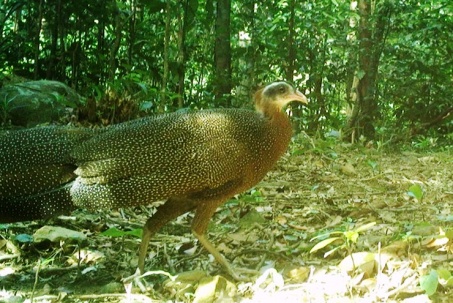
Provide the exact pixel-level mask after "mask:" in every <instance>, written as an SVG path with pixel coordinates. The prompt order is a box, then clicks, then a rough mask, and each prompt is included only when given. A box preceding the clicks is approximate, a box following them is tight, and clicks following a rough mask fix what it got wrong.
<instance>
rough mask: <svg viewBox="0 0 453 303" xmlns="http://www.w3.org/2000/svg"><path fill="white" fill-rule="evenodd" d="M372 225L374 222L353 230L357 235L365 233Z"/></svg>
mask: <svg viewBox="0 0 453 303" xmlns="http://www.w3.org/2000/svg"><path fill="white" fill-rule="evenodd" d="M374 225H376V222H371V223H368V224H365V225H362V226H359V227H357V228H356V229H355V231H356V232H357V233H361V232H362V231H365V230H368V229H370V228H371V227H373V226H374Z"/></svg>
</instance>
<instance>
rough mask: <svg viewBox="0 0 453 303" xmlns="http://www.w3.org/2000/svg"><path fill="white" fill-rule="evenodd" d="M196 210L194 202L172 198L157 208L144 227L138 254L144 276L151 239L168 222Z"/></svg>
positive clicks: (139, 266)
mask: <svg viewBox="0 0 453 303" xmlns="http://www.w3.org/2000/svg"><path fill="white" fill-rule="evenodd" d="M193 208H194V204H193V202H192V200H188V199H178V198H170V199H168V200H167V201H166V202H165V203H164V204H163V205H161V206H159V207H158V208H157V212H156V213H155V214H154V215H153V216H152V217H150V218H149V219H148V220H147V221H146V223H145V226H144V227H143V235H142V242H141V243H140V250H139V254H138V269H139V270H140V273H142V274H143V272H144V268H145V258H146V252H147V251H148V245H149V241H150V240H151V237H152V236H153V235H154V234H155V233H156V232H158V231H159V229H161V228H162V226H164V225H165V224H166V223H167V222H168V221H171V220H173V219H174V218H176V217H178V216H180V215H182V214H184V213H186V212H188V211H190V210H191V209H193Z"/></svg>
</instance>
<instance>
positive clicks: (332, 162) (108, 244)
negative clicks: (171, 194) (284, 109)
mask: <svg viewBox="0 0 453 303" xmlns="http://www.w3.org/2000/svg"><path fill="white" fill-rule="evenodd" d="M452 159H453V157H452V154H451V152H448V151H444V152H425V153H416V152H414V151H403V152H388V151H381V150H376V149H373V148H363V147H358V146H354V145H347V144H331V145H327V146H326V145H323V146H322V148H316V142H315V143H313V144H312V146H310V148H305V147H304V146H303V145H302V144H299V143H294V144H292V146H291V152H290V153H289V154H287V155H286V156H285V157H283V158H282V159H281V161H280V162H279V164H278V167H276V169H275V170H274V171H272V172H270V173H269V174H268V176H267V177H266V178H265V179H264V180H263V181H262V182H261V183H259V184H258V185H257V186H256V187H255V188H254V189H252V190H251V191H249V192H248V193H246V194H243V195H240V196H238V197H235V198H233V199H231V200H230V201H229V202H227V203H226V204H225V205H224V206H223V207H221V208H220V209H219V210H218V212H217V213H216V215H215V216H214V218H213V219H212V221H211V223H210V226H209V231H208V234H209V239H210V240H211V241H212V242H213V243H214V244H215V245H216V246H217V247H218V248H219V250H220V251H221V252H222V253H223V254H224V255H225V256H226V257H227V259H229V260H230V261H231V264H232V266H233V267H234V268H235V269H237V270H238V272H239V273H240V274H241V275H243V276H248V277H249V278H250V281H249V282H235V281H232V280H231V279H229V278H228V277H226V276H224V275H222V270H221V268H220V267H219V266H218V264H217V263H216V262H215V261H214V259H213V258H212V256H210V255H208V254H207V253H206V252H205V251H204V249H203V248H202V247H201V245H200V244H199V243H197V241H196V240H195V239H194V237H193V236H192V235H191V233H190V222H191V219H192V217H193V215H192V214H186V215H183V216H181V217H179V218H178V219H177V220H175V222H172V223H170V224H168V225H167V226H166V227H164V228H163V229H162V231H161V232H160V233H158V234H157V235H156V236H155V237H154V238H153V239H152V240H151V243H150V249H149V251H148V257H147V259H146V268H147V269H149V272H148V273H147V274H145V276H144V277H143V276H140V275H138V274H136V275H135V276H134V275H132V274H133V271H134V269H135V268H136V264H137V250H138V245H139V243H140V239H139V237H138V236H136V234H137V232H136V231H137V228H141V227H142V224H143V222H145V221H146V218H147V217H148V216H150V215H152V213H153V208H152V207H148V208H147V207H136V208H133V209H124V210H121V211H120V212H117V211H103V212H101V211H100V212H97V213H87V212H85V211H83V210H79V211H76V212H75V213H74V214H72V216H71V217H60V218H58V219H54V220H51V222H47V224H46V225H53V226H63V227H65V228H69V229H72V230H74V231H77V232H82V233H83V234H84V235H86V236H88V241H85V240H84V241H80V242H77V241H76V243H75V242H74V241H65V240H64V232H63V235H62V236H63V238H61V237H56V239H58V240H57V241H54V242H52V241H50V240H49V241H42V242H41V243H29V241H19V240H15V236H16V235H19V234H20V235H23V234H33V233H34V232H35V231H36V230H38V229H39V227H40V226H41V225H42V224H41V225H37V224H36V223H33V222H32V223H30V222H26V223H17V224H14V225H7V226H0V228H1V229H0V230H1V234H2V238H1V239H0V260H1V263H0V302H3V301H4V302H24V299H25V298H27V299H30V298H31V297H33V300H34V302H50V301H57V300H59V299H58V298H61V300H63V301H64V302H105V301H108V302H126V301H127V302H275V301H278V300H286V301H287V302H450V301H452V300H453V291H452V285H453V278H452V277H451V272H453V258H452V252H453V245H452V243H453V228H452V222H453V215H452V214H451V207H452V205H453V203H452V202H453V161H452ZM38 223H39V222H38ZM103 231H109V232H110V236H107V235H103V234H102V232H103ZM121 231H124V234H123V233H122V232H121ZM112 234H113V236H112ZM82 238H84V237H83V236H82ZM314 248H315V249H314ZM152 269H155V271H153V270H152ZM125 278H126V279H125ZM1 289H3V290H1ZM2 300H3V301H2ZM14 300H16V301H14ZM46 300H47V301H46Z"/></svg>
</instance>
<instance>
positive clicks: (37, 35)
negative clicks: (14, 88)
mask: <svg viewBox="0 0 453 303" xmlns="http://www.w3.org/2000/svg"><path fill="white" fill-rule="evenodd" d="M42 5H43V0H40V1H39V7H38V20H37V21H38V27H37V29H36V36H35V38H36V40H35V56H34V57H35V58H34V59H35V64H34V71H33V72H34V75H33V78H34V79H35V80H37V79H38V77H39V53H40V51H39V45H40V40H39V36H40V34H41V29H42Z"/></svg>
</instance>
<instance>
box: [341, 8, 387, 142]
mask: <svg viewBox="0 0 453 303" xmlns="http://www.w3.org/2000/svg"><path fill="white" fill-rule="evenodd" d="M372 4H375V3H374V1H372V0H359V1H358V12H359V17H360V20H359V25H358V28H357V36H358V41H359V51H358V70H357V71H356V73H355V79H354V81H353V83H354V84H353V87H352V90H351V91H353V93H355V98H354V99H353V100H352V101H353V102H354V108H353V110H352V114H351V117H350V118H349V121H348V123H347V125H346V127H345V128H344V130H343V135H344V138H345V139H350V140H351V141H352V142H354V141H356V140H357V139H359V138H360V137H362V136H363V137H365V138H366V139H374V136H375V126H374V124H375V122H376V118H378V115H379V108H378V105H377V95H376V86H377V83H376V79H377V73H378V67H379V59H380V56H381V53H382V47H383V44H384V40H385V39H384V34H385V33H386V30H387V28H388V22H387V21H388V17H389V12H390V9H389V6H388V5H387V4H386V3H385V2H383V3H382V5H381V6H380V9H377V8H375V7H373V6H372ZM373 20H376V21H373Z"/></svg>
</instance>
